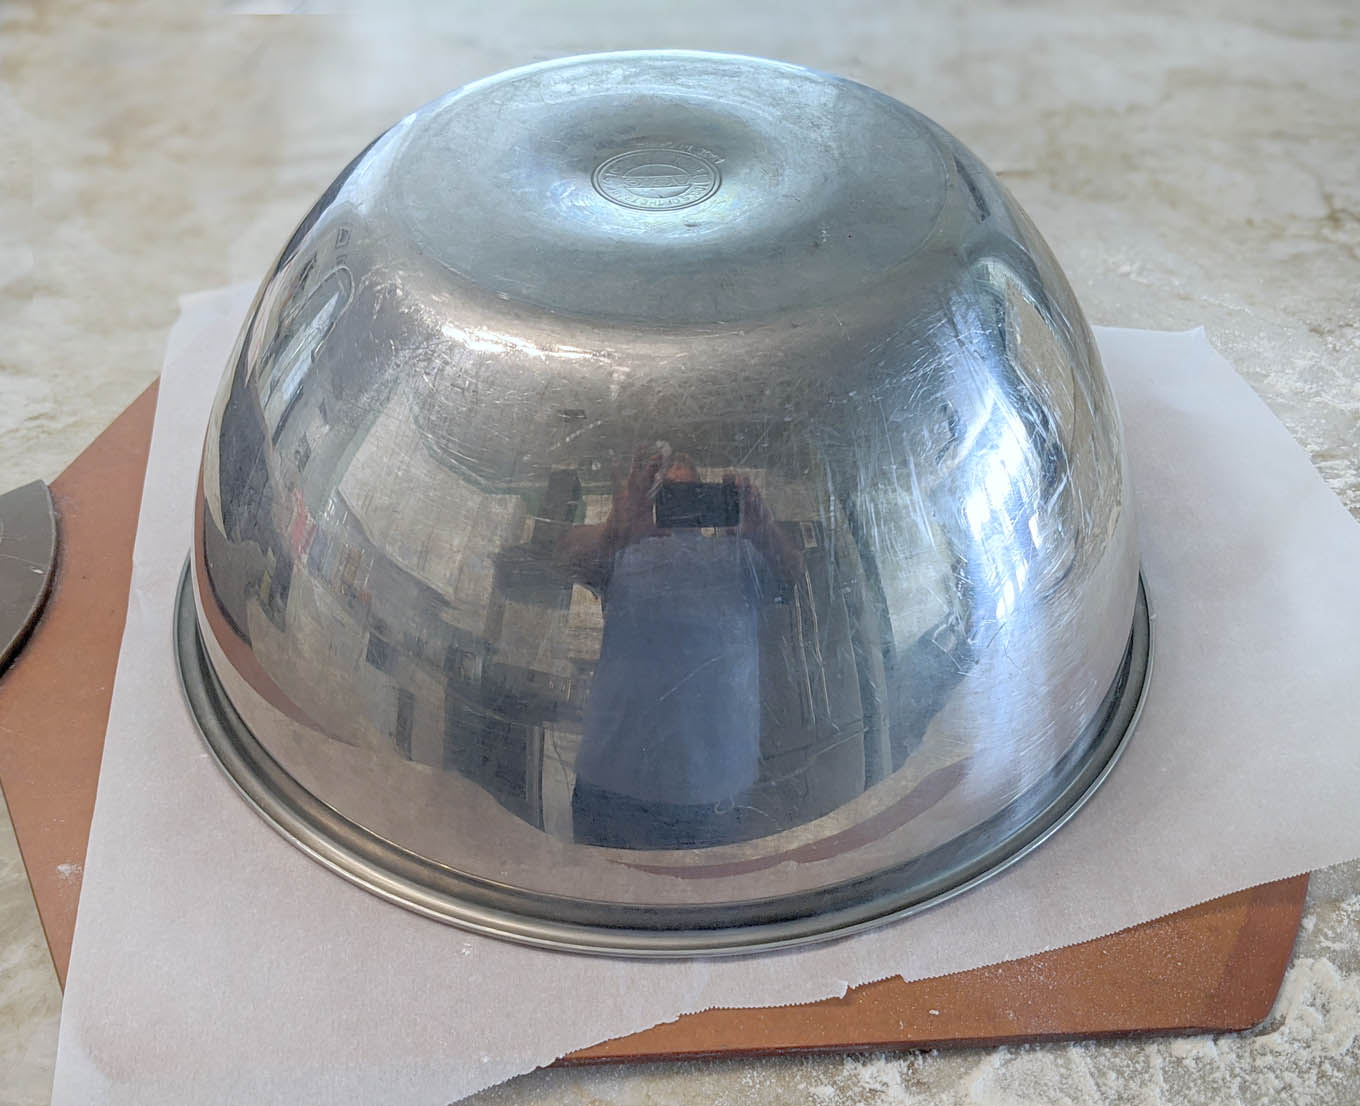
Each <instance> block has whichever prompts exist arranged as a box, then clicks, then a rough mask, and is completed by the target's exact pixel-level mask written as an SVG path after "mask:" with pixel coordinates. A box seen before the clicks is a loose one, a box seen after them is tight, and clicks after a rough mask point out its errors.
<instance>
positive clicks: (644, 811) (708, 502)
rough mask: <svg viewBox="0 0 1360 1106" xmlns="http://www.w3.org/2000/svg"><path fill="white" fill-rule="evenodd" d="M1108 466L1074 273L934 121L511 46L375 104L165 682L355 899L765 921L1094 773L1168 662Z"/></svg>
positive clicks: (840, 89)
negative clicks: (227, 708) (434, 89)
mask: <svg viewBox="0 0 1360 1106" xmlns="http://www.w3.org/2000/svg"><path fill="white" fill-rule="evenodd" d="M621 90H623V91H621ZM715 90H721V94H720V95H716V94H715ZM1128 480H1129V477H1128V473H1127V466H1126V465H1125V464H1124V460H1123V450H1122V442H1121V437H1120V429H1119V418H1118V413H1117V411H1116V408H1115V405H1114V399H1113V397H1112V395H1111V393H1110V389H1109V386H1108V384H1107V382H1106V380H1105V377H1104V374H1103V372H1102V370H1101V367H1100V360H1099V356H1098V354H1097V352H1096V349H1095V345H1094V343H1093V341H1092V338H1091V334H1090V330H1089V328H1088V327H1087V325H1086V323H1085V320H1084V319H1083V317H1082V314H1081V310H1080V308H1079V307H1078V306H1077V303H1076V300H1075V298H1074V297H1073V295H1072V291H1071V288H1070V287H1069V286H1068V283H1067V281H1066V279H1065V278H1064V277H1063V275H1062V273H1061V271H1060V270H1059V268H1058V265H1057V262H1056V261H1055V260H1054V259H1053V257H1052V254H1051V253H1050V252H1049V250H1048V248H1047V247H1046V245H1045V244H1044V242H1043V240H1042V238H1041V237H1040V236H1039V233H1038V232H1037V231H1036V230H1035V229H1034V227H1033V225H1032V224H1031V223H1030V222H1029V220H1028V219H1027V218H1026V216H1025V215H1024V213H1023V212H1022V211H1021V210H1020V209H1019V206H1018V205H1017V204H1016V202H1015V201H1014V199H1013V198H1012V197H1011V196H1010V195H1009V194H1008V193H1007V192H1006V191H1005V189H1004V188H1003V187H1002V186H1001V185H1000V183H999V182H998V181H997V180H996V178H995V177H994V176H993V175H992V174H991V173H990V172H989V171H988V170H987V169H986V167H985V166H983V165H982V164H981V162H980V161H979V160H978V159H977V158H976V157H975V156H974V155H973V154H972V153H971V152H970V151H969V150H967V149H966V148H965V147H964V146H963V145H962V144H961V143H959V142H958V141H957V140H956V139H954V138H953V137H951V136H950V135H948V134H947V133H945V132H944V131H943V130H941V129H940V128H939V127H938V126H936V125H934V124H932V123H931V122H930V121H929V120H927V119H925V118H924V117H922V116H920V115H919V114H917V113H916V112H914V111H912V110H911V109H910V108H908V107H906V106H905V105H903V104H901V103H900V102H898V101H895V100H892V99H890V98H889V97H887V96H885V95H882V94H881V93H878V92H875V91H873V90H871V89H869V88H867V87H865V86H863V85H860V84H855V83H852V82H850V81H847V80H844V79H841V78H834V77H829V76H827V75H825V74H821V73H817V72H814V71H811V70H808V69H803V68H800V67H795V66H790V65H787V64H782V63H775V62H769V61H759V60H754V59H750V58H741V57H735V56H732V55H720V54H704V53H684V52H668V53H651V54H645V53H644V54H601V55H593V56H589V57H585V58H578V59H575V60H569V61H562V62H554V63H550V64H547V65H540V66H532V67H529V68H526V69H520V70H514V71H511V72H510V73H507V74H504V75H501V76H498V77H494V78H490V79H488V80H485V81H482V82H479V83H477V84H474V85H472V86H469V87H468V88H466V89H463V90H460V91H457V92H454V93H451V94H449V95H448V96H446V97H443V98H441V99H440V100H437V101H435V102H434V103H432V104H430V105H427V106H426V107H424V108H421V109H420V110H418V111H416V112H415V113H413V114H412V115H410V116H408V117H406V118H405V119H403V120H401V121H400V122H399V123H397V124H396V125H395V126H393V127H392V128H391V129H390V130H389V131H387V132H386V133H385V134H384V135H383V136H381V137H380V138H379V139H377V140H376V141H375V142H374V143H373V144H372V145H371V146H369V147H368V149H367V150H366V151H364V152H363V153H362V154H361V155H360V156H359V157H358V158H357V159H356V160H355V161H354V162H353V163H351V165H350V166H349V167H348V168H347V169H346V170H345V171H344V172H343V173H342V174H341V175H340V176H339V177H338V178H337V179H336V181H335V182H334V183H333V184H332V185H331V186H330V187H329V188H328V189H327V190H326V192H325V193H324V195H323V197H322V198H321V200H320V201H318V203H317V204H316V205H315V206H314V207H313V208H312V210H311V211H310V212H309V214H308V215H307V216H306V217H305V218H304V219H303V221H302V223H301V224H300V225H299V227H298V229H297V230H296V231H295V232H294V234H293V235H292V237H291V238H290V239H289V241H288V244H287V246H286V247H285V248H284V250H283V253H282V254H281V256H280V258H279V260H278V262H277V263H276V264H275V266H274V267H273V268H272V270H271V271H270V272H269V273H268V274H267V275H266V277H265V279H264V282H263V283H262V284H261V286H260V290H259V292H258V294H257V297H256V300H255V304H254V306H253V308H252V311H251V314H250V317H249V318H248V319H247V321H246V324H245V327H244V329H243V330H242V333H241V336H240V338H239V339H238V342H237V347H236V350H235V351H234V353H233V354H232V358H231V361H230V363H229V364H228V365H227V366H226V367H225V380H224V383H223V386H222V388H221V390H220V391H219V393H218V397H217V402H216V405H215V408H214V414H213V417H212V419H211V421H210V423H209V427H208V433H207V444H206V448H205V451H204V456H203V472H202V478H201V480H200V490H199V510H198V514H197V517H198V519H199V524H198V529H197V531H196V534H195V555H194V567H193V571H192V573H191V575H192V579H193V583H194V593H195V596H196V598H197V601H198V607H199V611H200V619H199V621H200V629H201V631H202V633H201V640H202V642H203V652H204V653H206V659H207V663H206V664H203V663H202V661H201V660H200V652H199V650H198V649H197V648H193V647H188V648H186V649H185V650H184V652H183V653H182V662H184V665H185V667H186V670H190V669H195V670H197V669H199V668H200V667H201V670H202V675H203V677H204V678H205V679H207V680H211V679H212V677H213V676H215V677H216V679H217V680H220V681H221V683H222V688H223V692H224V694H225V696H226V698H227V699H228V700H229V701H230V703H231V705H232V707H234V712H235V714H234V715H229V717H230V718H231V720H232V725H231V726H229V727H227V729H226V730H225V731H224V730H221V729H219V728H218V727H216V726H214V725H209V727H208V729H207V733H208V735H209V737H210V739H212V745H213V747H214V749H215V750H217V751H218V752H219V754H221V755H222V759H223V763H224V764H225V765H226V766H227V767H228V769H229V770H230V771H231V772H232V774H233V776H234V777H235V778H236V779H237V782H238V783H239V784H241V785H242V786H243V787H245V788H246V789H247V791H248V792H249V793H250V795H251V797H252V799H253V800H254V801H255V802H256V804H257V805H258V806H259V807H260V809H261V810H263V811H264V812H265V813H266V814H267V815H268V816H269V817H271V818H272V819H273V820H274V821H275V822H276V824H278V825H279V826H280V827H281V828H283V829H284V831H285V833H286V834H288V835H289V836H290V837H294V838H295V839H299V840H300V841H301V842H303V843H305V844H306V845H307V846H308V847H310V848H318V847H320V848H330V849H331V850H332V851H331V852H330V853H328V855H330V856H332V857H333V859H334V861H335V865H336V866H337V867H339V868H341V869H342V870H343V871H344V872H345V873H346V874H347V875H349V876H350V878H352V879H354V880H356V881H357V882H359V883H361V884H362V885H364V886H369V887H372V888H374V889H382V890H383V891H384V893H386V894H387V895H388V897H395V898H397V899H398V901H401V902H403V903H405V904H406V905H410V906H411V907H413V908H414V909H417V910H420V911H421V912H422V913H427V914H431V915H434V916H436V917H440V918H443V919H445V920H450V921H453V922H455V923H457V924H464V925H470V926H473V927H475V928H478V929H481V930H485V931H490V932H495V933H504V934H507V935H510V936H513V937H515V938H518V939H521V940H527V941H532V942H534V943H546V944H561V945H566V946H568V947H572V948H586V949H590V948H600V949H610V948H613V949H628V950H631V951H635V952H640V953H652V954H661V953H665V952H669V953H672V954H676V953H681V954H683V953H685V952H693V951H695V950H697V949H708V950H714V949H724V948H751V947H769V946H772V945H776V944H779V945H782V944H787V943H789V942H792V941H797V940H801V939H810V938H812V937H815V936H824V935H830V934H836V933H841V932H844V931H845V929H846V928H847V927H850V926H859V925H863V924H866V923H867V922H869V921H872V920H874V919H875V918H882V917H886V916H889V915H892V914H894V913H896V912H900V911H901V910H903V909H906V908H910V907H916V906H919V905H921V904H923V903H925V902H929V901H931V900H934V899H937V898H938V897H940V896H941V895H944V894H948V893H950V892H952V891H955V890H957V889H958V888H960V887H962V886H964V885H966V884H969V883H971V882H975V881H976V879H977V878H978V877H979V876H980V875H982V874H984V873H985V872H987V871H989V870H994V869H995V868H996V867H997V866H998V865H1000V864H1001V863H1003V862H1004V861H1005V860H1006V859H1008V858H1010V857H1012V856H1014V855H1015V853H1016V852H1017V851H1019V850H1020V849H1021V848H1023V847H1025V846H1028V845H1030V844H1033V843H1034V842H1035V841H1036V839H1037V838H1038V837H1039V836H1041V835H1042V834H1043V833H1044V832H1045V831H1047V830H1048V829H1049V828H1051V826H1052V825H1053V821H1054V819H1055V818H1057V817H1059V816H1061V815H1062V814H1063V813H1064V812H1065V811H1066V810H1068V809H1069V808H1070V807H1071V806H1072V805H1074V804H1075V803H1076V802H1077V801H1079V799H1080V798H1081V797H1082V796H1083V795H1084V794H1085V793H1087V791H1088V790H1089V788H1090V786H1091V784H1092V782H1093V781H1094V779H1095V778H1096V776H1097V775H1098V774H1099V772H1100V771H1101V769H1103V768H1104V766H1105V765H1106V764H1107V763H1108V762H1109V761H1110V760H1111V758H1112V757H1113V755H1114V754H1115V752H1116V750H1117V749H1118V748H1119V746H1120V742H1121V740H1122V738H1123V737H1124V735H1125V733H1126V732H1127V730H1128V728H1129V723H1130V719H1131V717H1132V713H1133V709H1134V706H1135V705H1136V702H1137V700H1138V698H1139V696H1140V693H1141V690H1142V686H1143V681H1142V678H1141V677H1142V674H1143V673H1144V672H1145V671H1146V663H1145V662H1146V658H1147V651H1148V635H1147V616H1146V612H1145V611H1144V610H1143V609H1142V608H1141V607H1139V608H1138V610H1137V612H1135V606H1136V600H1137V598H1138V554H1137V535H1136V528H1135V524H1134V520H1133V517H1132V511H1131V507H1130V504H1131V496H1130V493H1129V487H1128ZM1135 622H1136V623H1137V625H1136V626H1135ZM210 673H211V674H210ZM190 686H191V690H192V688H193V686H194V685H193V684H192V683H191V684H190ZM191 701H192V702H194V703H195V704H196V707H197V712H198V714H199V716H200V718H201V719H204V720H207V721H209V722H210V723H211V722H212V721H214V720H216V719H219V718H220V717H221V715H222V711H221V709H219V708H218V707H217V706H216V705H215V700H213V699H212V698H211V696H209V695H206V694H205V695H204V696H201V697H191ZM235 715H239V719H240V724H237V723H236V722H235ZM253 751H255V752H258V751H262V752H264V753H267V754H268V759H266V758H265V757H263V756H259V755H253ZM276 765H277V766H281V768H282V769H283V772H282V773H278V772H276V770H275V766H276ZM294 781H296V783H299V784H301V785H302V787H303V788H305V794H304V793H300V792H297V791H296V790H295V789H294V787H293V783H294ZM315 800H319V802H317V801H315ZM334 812H338V813H339V815H340V816H341V818H336V817H335V816H334ZM319 843H321V844H319ZM389 843H390V844H389ZM392 846H396V848H393V847H392ZM398 850H404V851H405V852H404V853H402V852H399V851H398ZM406 854H415V856H416V857H417V858H418V860H412V859H411V858H410V857H409V856H408V855H406ZM814 858H815V859H817V860H818V861H819V863H817V864H807V863H803V864H790V863H787V862H788V861H790V860H794V859H799V860H811V859H814ZM394 879H395V880H399V881H400V888H399V890H397V891H396V892H395V893H394V892H393V891H392V888H393V886H394V883H393V880H394ZM493 883H494V887H493V886H492V884H493ZM659 908H664V909H659Z"/></svg>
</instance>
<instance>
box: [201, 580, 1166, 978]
mask: <svg viewBox="0 0 1360 1106" xmlns="http://www.w3.org/2000/svg"><path fill="white" fill-rule="evenodd" d="M174 635H175V650H176V657H177V661H178V667H179V675H180V679H181V682H182V685H183V689H184V693H185V696H186V699H187V701H188V705H189V708H190V711H191V712H192V714H193V717H194V719H195V721H196V722H197V724H198V727H199V729H200V731H201V732H202V734H203V736H204V738H205V739H206V741H207V744H208V747H209V748H210V749H211V751H212V753H213V754H214V756H215V757H216V758H217V760H218V761H219V762H220V764H221V766H222V767H223V768H224V769H225V771H226V773H227V775H228V777H229V778H230V779H231V781H232V782H233V783H234V784H235V786H236V787H237V789H238V790H239V791H240V793H241V794H242V795H243V796H244V797H245V798H246V799H247V800H248V801H249V802H250V803H251V805H252V806H254V808H255V809H256V810H257V811H258V812H259V813H260V814H261V815H263V817H264V818H265V820H266V821H267V822H268V823H269V824H270V825H272V826H273V827H274V829H276V830H277V831H278V832H279V833H281V834H282V835H283V836H284V837H285V838H287V839H288V840H289V841H291V842H292V843H293V844H294V845H296V846H297V847H298V848H300V849H302V850H303V852H305V853H307V854H308V855H310V856H311V857H312V858H314V859H315V860H317V861H319V862H320V863H322V864H323V865H325V866H326V867H327V868H330V869H331V870H332V871H333V872H335V873H337V874H339V875H341V876H343V877H344V878H345V879H347V880H349V881H351V882H352V883H355V884H357V885H359V886H360V887H363V888H364V889H366V890H368V891H370V892H372V893H373V894H375V895H377V896H379V897H381V898H384V899H387V900H388V901H389V902H392V903H395V904H397V905H399V906H402V907H405V908H407V909H409V910H412V911H415V912H416V913H418V914H422V915H425V916H427V917H430V918H434V919H437V920H439V921H442V922H447V923H450V924H452V925H455V926H458V927H461V928H463V929H468V930H472V931H475V932H478V933H482V934H486V935H489V936H494V937H499V938H504V939H507V940H510V941H516V942H520V943H523V944H529V945H537V946H543V947H548V948H556V949H561V950H565V951H573V952H585V953H597V954H613V955H621V956H631V957H652V958H654V957H681V956H695V955H703V956H709V955H718V954H737V953H749V952H754V951H760V950H766V949H773V948H781V947H787V946H791V945H797V944H805V943H808V942H812V941H817V940H823V939H829V938H835V937H841V936H845V935H848V934H850V933H854V932H856V931H859V930H862V929H865V928H866V927H869V926H872V925H875V924H877V923H880V922H884V921H887V920H890V919H895V918H902V917H905V916H907V915H909V914H913V913H916V912H918V911H920V910H922V909H925V908H926V907H929V906H932V905H934V904H936V903H939V902H941V901H943V900H945V899H947V898H950V897H952V896H953V895H956V894H958V893H960V892H962V891H964V890H967V889H968V888H970V887H973V886H975V885H976V884H978V883H979V882H981V881H982V880H984V879H986V878H987V877H989V876H991V875H994V874H996V873H997V872H999V871H1001V870H1002V869H1003V868H1005V867H1007V866H1008V865H1010V864H1011V863H1013V862H1014V861H1016V860H1018V859H1019V858H1020V857H1022V856H1024V855H1025V854H1026V853H1028V852H1029V851H1030V850H1031V849H1033V848H1034V847H1035V846H1037V845H1038V844H1040V843H1041V842H1042V841H1044V840H1045V839H1046V838H1047V837H1048V836H1049V835H1050V834H1052V833H1053V832H1054V831H1055V830H1057V829H1058V828H1059V827H1060V826H1062V825H1063V823H1065V822H1066V821H1067V820H1068V819H1069V818H1070V817H1071V816H1072V815H1073V814H1074V813H1075V812H1076V810H1077V809H1078V808H1079V807H1080V806H1081V805H1082V804H1083V803H1084V802H1085V801H1086V800H1087V799H1088V798H1089V797H1090V796H1091V795H1092V793H1094V791H1095V790H1096V788H1097V787H1098V786H1099V785H1100V783H1101V782H1102V781H1103V780H1104V779H1105V777H1106V776H1107V775H1108V774H1109V772H1110V770H1111V768H1112V767H1113V765H1114V763H1115V761H1116V759H1117V758H1118V756H1119V754H1120V752H1121V751H1122V750H1123V747H1124V745H1125V743H1126V741H1127V738H1128V736H1129V734H1130V732H1131V731H1132V729H1133V726H1134V723H1135V721H1136V719H1137V716H1138V713H1139V710H1140V708H1141V706H1142V701H1143V695H1144V692H1145V689H1146V685H1147V678H1148V673H1149V670H1150V667H1151V623H1150V619H1149V614H1148V604H1147V596H1146V592H1145V589H1144V586H1143V583H1142V580H1141V579H1140V580H1139V584H1138V593H1137V600H1136V605H1135V609H1134V616H1133V624H1132V627H1131V630H1130V633H1129V638H1128V645H1127V648H1126V650H1125V653H1124V659H1123V662H1122V664H1121V665H1120V667H1119V671H1118V675H1117V677H1116V679H1115V681H1114V683H1113V684H1112V686H1111V687H1110V688H1109V690H1108V692H1107V694H1106V696H1105V698H1104V701H1103V702H1102V704H1101V706H1100V709H1099V710H1098V711H1097V712H1096V715H1095V719H1094V721H1093V722H1092V723H1091V724H1090V725H1089V726H1088V727H1087V730H1086V732H1085V733H1083V734H1081V735H1079V737H1078V738H1077V739H1076V740H1075V741H1073V742H1072V744H1071V746H1070V748H1069V750H1068V752H1067V753H1066V754H1065V755H1064V756H1063V757H1062V758H1061V759H1060V760H1059V761H1058V763H1057V764H1056V765H1054V766H1053V768H1052V769H1051V770H1050V771H1048V772H1047V773H1046V774H1044V775H1043V776H1042V778H1040V779H1039V780H1038V781H1037V782H1035V783H1034V784H1033V785H1032V786H1030V787H1029V788H1028V790H1026V791H1024V792H1023V793H1022V794H1021V795H1019V796H1018V797H1017V798H1015V799H1014V800H1013V801H1012V802H1011V803H1010V804H1009V805H1007V806H1006V807H1004V808H1003V809H1002V810H1000V811H999V812H997V813H996V814H995V815H993V816H992V817H990V818H988V819H986V820H985V821H984V822H982V823H981V824H979V825H976V826H974V827H972V828H971V829H969V830H968V831H967V832H965V833H963V834H961V835H959V836H958V837H956V838H954V839H952V840H950V841H948V842H946V843H945V844H943V845H940V846H937V847H935V848H933V849H931V850H930V851H928V852H926V853H924V854H923V855H919V856H915V857H913V858H911V859H910V860H909V861H907V862H905V863H902V864H898V865H888V866H886V867H883V868H882V869H880V870H878V871H874V872H871V873H869V874H867V875H863V876H860V877H858V878H854V879H849V880H846V881H843V882H841V883H838V884H833V885H830V886H824V887H817V888H815V889H813V890H810V891H796V892H793V893H790V894H788V895H782V896H768V897H763V898H760V899H752V900H750V901H745V902H727V903H723V904H721V905H703V904H675V903H666V904H654V905H649V904H645V903H642V904H639V903H629V904H622V903H616V902H608V901H601V900H598V899H591V898H587V897H581V898H570V897H565V896H556V895H545V894H542V893H537V892H533V891H528V890H525V889H523V888H519V887H515V886H513V885H511V884H509V883H501V882H497V881H494V880H489V879H486V878H482V877H479V876H477V875H474V874H470V873H466V872H460V871H457V870H455V869H453V868H451V867H448V866H446V865H443V864H438V863H435V862H433V861H430V860H429V859H427V858H425V857H422V856H419V855H417V854H416V853H414V852H411V851H409V850H407V849H403V848H401V847H399V846H398V845H395V844H393V843H392V842H391V841H388V840H385V839H384V838H382V837H380V836H378V835H377V834H374V833H372V832H370V831H369V830H367V829H365V828H364V827H363V826H361V825H358V824H356V823H355V822H353V821H351V820H350V819H348V818H346V817H344V816H343V815H342V814H340V813H339V812H338V811H336V810H335V809H333V808H332V807H330V806H328V805H327V804H326V803H324V802H322V801H321V800H319V799H317V798H316V796H314V795H313V794H311V793H310V792H309V791H308V790H307V789H306V788H304V787H303V786H302V785H301V784H299V783H298V782H297V780H296V779H294V778H293V777H292V776H291V775H290V774H289V773H288V772H287V771H285V770H284V769H283V768H282V767H281V766H280V765H279V763H278V762H277V761H276V760H275V759H274V758H273V757H271V756H270V755H269V753H268V752H267V751H266V750H265V749H264V748H263V747H262V746H261V745H260V743H259V742H258V741H257V740H256V739H255V737H254V735H253V734H252V733H251V732H250V730H249V728H248V727H247V726H246V725H245V723H244V722H243V721H242V720H241V717H240V715H239V714H238V713H237V712H236V710H235V709H234V708H233V707H232V705H231V702H230V701H229V699H228V697H227V694H226V692H225V690H224V688H223V686H222V684H221V682H220V681H219V679H218V677H217V674H216V673H215V672H214V670H213V667H212V663H211V662H210V660H209V659H208V656H207V653H206V651H205V648H204V643H203V639H202V636H201V634H200V631H199V627H198V623H197V619H196V614H195V604H194V595H193V585H192V582H191V578H190V570H189V568H188V567H186V569H185V573H184V576H183V578H182V580H181V582H180V587H179V592H178V596H177V599H176V611H175V624H174ZM1018 744H1020V745H1021V746H1022V745H1023V743H1018ZM703 851H704V850H692V852H693V853H694V854H700V853H702V852H703ZM643 855H646V854H643ZM701 867H702V857H701V856H697V855H696V856H695V857H692V858H691V864H690V868H691V870H693V869H695V868H701Z"/></svg>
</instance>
